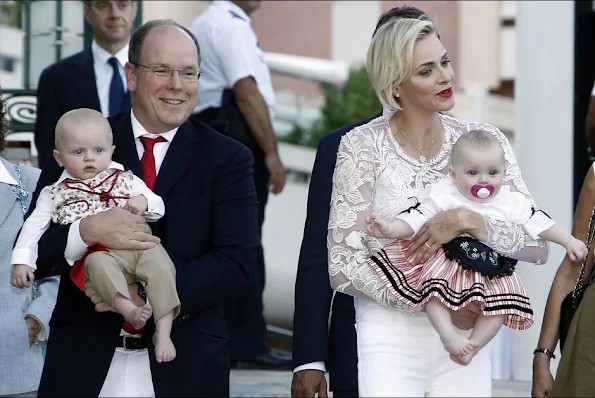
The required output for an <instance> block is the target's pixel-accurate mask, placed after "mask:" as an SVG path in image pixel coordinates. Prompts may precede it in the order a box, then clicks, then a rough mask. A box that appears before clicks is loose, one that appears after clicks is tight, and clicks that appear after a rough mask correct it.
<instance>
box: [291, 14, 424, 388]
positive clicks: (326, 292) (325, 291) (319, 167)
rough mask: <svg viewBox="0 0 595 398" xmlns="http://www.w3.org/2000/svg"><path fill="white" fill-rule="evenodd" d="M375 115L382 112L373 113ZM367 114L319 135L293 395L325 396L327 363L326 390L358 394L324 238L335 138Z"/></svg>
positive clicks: (348, 308) (351, 318) (302, 262)
mask: <svg viewBox="0 0 595 398" xmlns="http://www.w3.org/2000/svg"><path fill="white" fill-rule="evenodd" d="M423 14H424V12H423V11H421V10H419V9H417V8H415V7H409V6H403V7H395V8H393V9H391V10H390V11H388V12H387V13H385V14H383V15H382V16H381V17H380V19H379V20H378V24H377V25H376V29H375V30H374V34H376V31H377V30H378V29H379V28H380V27H381V26H382V25H384V24H385V23H387V22H389V21H391V20H394V19H397V18H419V17H420V16H421V15H423ZM378 116H380V114H379V115H377V116H375V117H378ZM370 120H371V119H368V120H363V121H361V122H358V123H355V124H352V125H350V126H346V127H342V128H340V129H338V130H335V131H333V132H331V133H329V134H326V135H325V136H323V137H322V138H321V139H320V142H319V143H318V150H317V152H316V160H315V161H314V168H313V169H312V177H311V180H310V188H309V192H308V208H307V217H306V225H305V227H304V238H303V240H302V247H301V250H300V258H299V262H298V271H297V277H296V282H295V312H294V317H293V365H294V371H293V372H294V374H293V380H292V383H291V395H292V397H314V396H315V394H316V393H318V394H319V396H323V397H325V396H326V394H327V384H326V379H325V376H324V372H325V371H326V367H327V366H328V371H329V376H330V390H331V391H332V392H333V396H334V397H357V396H358V383H357V336H356V332H355V327H354V325H355V309H354V306H353V297H351V296H348V295H346V294H343V293H336V294H335V296H334V298H333V290H332V289H331V286H330V284H329V275H328V251H327V246H326V238H327V227H328V218H329V212H330V206H329V203H330V201H331V191H332V177H333V172H334V170H335V162H336V160H337V151H338V150H339V142H340V141H341V137H343V135H345V134H346V133H348V132H349V131H351V130H352V129H353V128H355V127H357V126H360V125H363V124H365V123H368V122H369V121H370ZM331 303H332V315H331V322H330V328H329V327H328V318H329V312H330V310H331ZM325 363H326V364H325Z"/></svg>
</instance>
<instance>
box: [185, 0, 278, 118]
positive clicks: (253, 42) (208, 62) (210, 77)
mask: <svg viewBox="0 0 595 398" xmlns="http://www.w3.org/2000/svg"><path fill="white" fill-rule="evenodd" d="M190 30H191V31H192V33H194V35H195V36H196V38H197V40H198V44H199V45H200V50H201V51H200V52H201V55H202V59H201V65H200V68H201V71H202V74H201V76H200V95H199V97H198V102H197V104H196V107H195V108H194V113H197V112H200V111H203V110H205V109H207V108H212V107H213V108H219V107H220V106H221V95H222V93H223V90H224V89H226V88H229V89H231V88H233V86H234V85H235V84H236V82H237V81H238V80H241V79H244V78H246V77H250V76H252V77H253V78H254V80H255V81H256V85H257V86H258V91H260V94H261V95H262V97H263V98H264V100H265V102H266V103H267V107H268V110H269V116H270V118H271V121H272V120H273V118H274V114H275V92H274V91H273V84H272V82H271V74H270V72H269V67H268V65H267V64H266V62H265V61H264V53H263V52H262V50H261V49H260V47H259V44H258V38H257V37H256V34H255V33H254V31H253V30H252V27H251V26H250V17H248V15H246V13H245V12H244V11H243V10H242V9H241V8H240V7H238V6H237V5H236V4H234V3H232V2H231V1H213V3H212V4H211V6H210V7H209V8H208V9H207V10H206V11H205V12H204V13H202V14H201V15H200V17H198V18H197V19H196V20H195V21H194V23H193V24H192V26H191V27H190Z"/></svg>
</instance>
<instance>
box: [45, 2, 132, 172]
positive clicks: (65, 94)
mask: <svg viewBox="0 0 595 398" xmlns="http://www.w3.org/2000/svg"><path fill="white" fill-rule="evenodd" d="M84 13H85V19H86V20H87V22H88V23H89V24H90V25H91V27H92V28H93V43H92V44H91V47H89V48H87V49H85V50H84V51H81V52H80V53H77V54H74V55H72V56H70V57H68V58H65V59H63V60H60V61H58V62H56V63H55V64H52V65H50V66H48V67H47V68H45V69H44V70H43V71H42V72H41V75H40V76H39V83H38V85H37V120H36V123H35V131H34V134H35V146H36V147H37V151H38V153H39V155H38V164H39V166H40V167H42V166H43V164H44V162H45V161H46V160H47V158H48V157H51V151H52V149H53V147H54V128H55V127H56V123H57V122H58V119H60V117H61V116H62V115H63V114H65V113H66V112H68V111H71V110H73V109H77V108H90V109H95V110H96V111H99V112H101V113H103V114H104V115H105V116H106V117H107V116H112V115H114V114H118V113H120V112H121V111H122V110H124V109H127V108H128V107H129V106H130V95H129V94H128V91H127V90H126V80H125V78H124V65H125V64H126V62H128V42H129V41H130V33H131V31H132V26H133V23H134V19H135V18H136V13H137V2H136V0H134V1H84Z"/></svg>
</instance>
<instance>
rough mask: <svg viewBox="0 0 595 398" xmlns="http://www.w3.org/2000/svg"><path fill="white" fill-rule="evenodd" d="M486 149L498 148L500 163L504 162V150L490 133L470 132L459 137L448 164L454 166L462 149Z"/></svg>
mask: <svg viewBox="0 0 595 398" xmlns="http://www.w3.org/2000/svg"><path fill="white" fill-rule="evenodd" d="M469 147H472V148H477V149H488V148H493V147H498V148H500V150H501V152H502V161H503V162H504V161H505V159H504V149H502V144H500V141H498V138H496V137H495V136H494V135H493V134H492V133H490V132H488V131H484V130H471V131H469V132H467V133H465V134H463V135H461V136H460V137H459V138H458V139H457V140H456V141H455V143H454V145H453V147H452V152H451V154H450V162H451V164H452V165H453V166H454V165H455V163H457V162H458V161H459V160H460V159H461V157H462V156H463V150H464V148H469Z"/></svg>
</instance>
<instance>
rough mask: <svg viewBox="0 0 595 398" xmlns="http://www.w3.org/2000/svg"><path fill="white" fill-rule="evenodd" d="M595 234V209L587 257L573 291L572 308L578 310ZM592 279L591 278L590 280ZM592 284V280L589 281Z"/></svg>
mask: <svg viewBox="0 0 595 398" xmlns="http://www.w3.org/2000/svg"><path fill="white" fill-rule="evenodd" d="M594 234H595V208H593V210H592V211H591V218H590V219H589V228H588V230H587V239H586V241H585V245H586V246H587V250H588V251H587V255H586V256H585V258H584V259H583V262H582V263H581V270H580V271H579V273H578V278H577V279H576V283H575V285H574V290H573V291H572V307H573V308H575V309H576V307H578V303H579V297H580V295H581V294H582V293H583V289H584V288H585V286H584V283H583V279H584V277H585V267H586V265H587V258H589V252H590V251H591V242H592V241H593V235H594ZM592 273H593V269H591V274H592ZM589 279H591V278H589ZM589 283H590V280H589Z"/></svg>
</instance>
